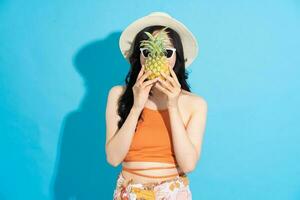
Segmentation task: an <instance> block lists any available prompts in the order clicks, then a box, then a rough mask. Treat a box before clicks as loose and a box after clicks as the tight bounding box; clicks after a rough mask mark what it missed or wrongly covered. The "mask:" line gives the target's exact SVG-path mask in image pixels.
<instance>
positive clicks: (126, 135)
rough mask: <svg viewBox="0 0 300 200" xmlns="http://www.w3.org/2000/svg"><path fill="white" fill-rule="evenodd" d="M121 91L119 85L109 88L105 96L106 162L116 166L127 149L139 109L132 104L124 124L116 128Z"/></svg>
mask: <svg viewBox="0 0 300 200" xmlns="http://www.w3.org/2000/svg"><path fill="white" fill-rule="evenodd" d="M121 93H122V87H121V86H114V87H113V88H111V90H110V91H109V94H108V98H107V106H106V145H105V151H106V158H107V161H108V163H110V164H111V165H113V166H115V167H116V166H118V165H119V164H120V163H121V162H122V161H123V159H124V158H125V156H126V154H127V152H128V151H129V148H130V144H131V141H132V138H133V135H134V132H135V128H136V125H137V122H138V118H139V115H140V113H141V110H140V109H138V108H135V107H134V106H133V107H132V109H131V110H130V112H129V115H128V116H127V118H126V120H125V122H124V124H123V125H122V127H121V128H120V129H118V125H117V124H118V121H119V119H120V117H119V115H118V113H117V109H118V98H119V97H120V95H121Z"/></svg>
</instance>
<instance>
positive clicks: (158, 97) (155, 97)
mask: <svg viewBox="0 0 300 200" xmlns="http://www.w3.org/2000/svg"><path fill="white" fill-rule="evenodd" d="M151 94H152V95H151V96H149V99H150V100H151V101H154V102H158V103H159V102H160V103H162V102H163V101H164V100H165V99H166V95H165V93H163V92H162V91H160V90H159V89H157V88H156V87H152V88H151Z"/></svg>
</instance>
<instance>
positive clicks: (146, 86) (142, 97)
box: [132, 65, 158, 110]
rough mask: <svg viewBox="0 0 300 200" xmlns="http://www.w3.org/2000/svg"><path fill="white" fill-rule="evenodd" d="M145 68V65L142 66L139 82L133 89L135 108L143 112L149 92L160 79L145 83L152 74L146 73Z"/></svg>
mask: <svg viewBox="0 0 300 200" xmlns="http://www.w3.org/2000/svg"><path fill="white" fill-rule="evenodd" d="M144 68H145V67H144V65H142V68H141V70H140V72H139V74H138V77H137V80H136V82H135V84H134V85H133V87H132V91H133V95H134V103H133V107H134V108H137V109H139V110H142V109H143V108H144V106H145V103H146V101H147V100H148V96H149V92H150V90H151V88H152V86H153V83H155V82H156V81H157V80H158V78H155V79H152V80H147V81H145V82H144V80H145V79H146V78H147V77H148V76H149V75H150V74H151V72H150V71H147V72H146V73H144Z"/></svg>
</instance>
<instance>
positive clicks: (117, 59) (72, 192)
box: [51, 32, 129, 200]
mask: <svg viewBox="0 0 300 200" xmlns="http://www.w3.org/2000/svg"><path fill="white" fill-rule="evenodd" d="M120 34H121V33H120V32H115V33H112V34H110V35H109V36H108V37H107V38H105V39H104V40H100V41H95V42H92V43H89V44H87V45H85V46H84V47H83V48H81V49H80V50H79V51H78V52H77V53H76V54H75V57H74V59H73V63H74V66H75V68H76V70H77V71H78V72H79V74H80V75H81V76H82V77H83V79H84V84H85V95H84V97H83V99H82V100H81V103H80V106H79V108H77V109H76V110H74V111H72V112H70V113H68V114H67V115H66V116H65V117H64V119H63V122H62V125H61V129H60V130H61V133H60V139H59V144H58V149H57V160H56V167H55V171H54V175H53V177H52V183H51V195H52V199H56V200H61V199H64V200H65V199H73V198H74V199H78V200H89V199H112V195H113V189H114V188H115V183H116V178H117V175H118V173H119V172H120V167H121V165H119V166H118V167H117V168H115V167H113V166H111V165H109V164H108V163H107V161H106V155H105V131H106V128H105V109H106V100H107V95H108V91H109V89H110V88H111V87H112V86H114V85H119V84H121V85H123V84H125V82H124V79H125V76H126V74H127V73H128V70H129V67H124V66H126V65H127V66H129V64H128V63H127V62H126V60H125V59H124V58H123V57H122V54H121V52H120V50H119V44H118V42H119V37H120ZM120 80H122V81H120Z"/></svg>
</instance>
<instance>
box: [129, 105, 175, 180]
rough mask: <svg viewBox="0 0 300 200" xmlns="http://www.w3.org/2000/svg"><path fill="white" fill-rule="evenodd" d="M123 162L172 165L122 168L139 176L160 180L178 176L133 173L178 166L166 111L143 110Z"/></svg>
mask: <svg viewBox="0 0 300 200" xmlns="http://www.w3.org/2000/svg"><path fill="white" fill-rule="evenodd" d="M124 161H125V162H128V161H143V162H145V161H149V162H164V163H172V164H174V166H168V167H152V168H146V169H145V168H142V169H141V168H137V169H129V168H127V167H124V166H123V170H125V171H128V172H131V173H133V174H137V175H140V176H145V177H151V178H161V177H169V176H176V175H178V174H173V175H166V176H155V177H154V176H148V175H143V174H140V173H137V172H135V171H141V170H147V169H166V168H176V167H177V166H178V165H177V162H176V158H175V153H174V149H173V143H172V135H171V127H170V119H169V113H168V109H164V110H152V109H149V108H146V107H145V108H144V109H143V111H142V117H141V119H140V120H139V121H138V123H137V127H136V131H135V133H134V136H133V139H132V142H131V145H130V148H129V151H128V153H127V155H126V157H125V159H124Z"/></svg>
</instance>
